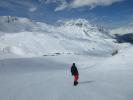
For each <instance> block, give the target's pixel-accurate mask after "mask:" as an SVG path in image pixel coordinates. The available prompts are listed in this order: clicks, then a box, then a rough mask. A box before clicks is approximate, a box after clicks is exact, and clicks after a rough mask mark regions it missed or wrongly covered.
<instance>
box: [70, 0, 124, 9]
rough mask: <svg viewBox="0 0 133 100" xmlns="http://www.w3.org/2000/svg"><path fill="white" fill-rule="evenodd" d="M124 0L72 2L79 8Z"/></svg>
mask: <svg viewBox="0 0 133 100" xmlns="http://www.w3.org/2000/svg"><path fill="white" fill-rule="evenodd" d="M121 1H123V0H74V1H73V2H72V3H71V7H72V8H78V7H83V6H89V7H91V8H94V7H96V6H108V5H111V4H113V3H116V2H121Z"/></svg>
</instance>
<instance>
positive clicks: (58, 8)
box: [55, 0, 68, 11]
mask: <svg viewBox="0 0 133 100" xmlns="http://www.w3.org/2000/svg"><path fill="white" fill-rule="evenodd" d="M67 7H68V3H67V2H66V1H65V0H61V1H60V5H59V6H58V7H57V8H56V9H55V11H61V10H64V9H65V8H67Z"/></svg>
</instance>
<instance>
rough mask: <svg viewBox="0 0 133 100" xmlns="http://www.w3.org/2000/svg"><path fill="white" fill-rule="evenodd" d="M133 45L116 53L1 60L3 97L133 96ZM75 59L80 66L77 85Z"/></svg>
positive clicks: (96, 99)
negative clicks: (72, 66)
mask: <svg viewBox="0 0 133 100" xmlns="http://www.w3.org/2000/svg"><path fill="white" fill-rule="evenodd" d="M132 53H133V48H129V49H126V50H125V51H121V52H120V53H119V54H118V55H116V56H113V57H94V56H81V55H68V56H66V55H65V56H64V55H60V56H48V57H41V58H14V59H1V60H0V100H132V99H133V95H132V93H133V85H132V84H133V77H132V76H133V67H132V65H133V62H132V59H133V55H132ZM72 62H75V63H76V64H77V67H78V69H79V74H80V76H79V85H78V86H73V77H72V76H71V73H70V67H71V64H72Z"/></svg>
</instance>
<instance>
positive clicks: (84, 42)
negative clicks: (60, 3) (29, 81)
mask: <svg viewBox="0 0 133 100" xmlns="http://www.w3.org/2000/svg"><path fill="white" fill-rule="evenodd" d="M0 25H1V28H0V34H1V36H0V52H1V53H4V54H7V53H11V54H16V55H21V56H42V55H54V54H91V55H98V56H102V55H103V56H107V55H110V54H111V53H112V52H113V51H114V50H115V49H117V48H116V47H117V46H116V44H115V43H114V42H113V41H115V40H114V39H113V36H112V35H111V34H110V33H109V32H108V31H107V30H105V29H104V28H103V27H100V26H97V25H92V24H90V23H89V21H86V20H84V19H77V20H69V21H61V22H60V23H58V24H57V25H53V26H52V25H48V24H46V23H41V22H34V21H31V20H30V19H27V18H18V17H10V16H3V17H0ZM105 48H106V49H105Z"/></svg>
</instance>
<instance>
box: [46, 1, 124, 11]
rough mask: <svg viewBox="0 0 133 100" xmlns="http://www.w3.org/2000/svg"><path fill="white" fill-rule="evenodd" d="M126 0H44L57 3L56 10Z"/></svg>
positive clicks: (106, 4)
mask: <svg viewBox="0 0 133 100" xmlns="http://www.w3.org/2000/svg"><path fill="white" fill-rule="evenodd" d="M122 1H124V0H72V1H71V2H69V3H68V2H67V0H44V2H45V4H49V3H57V5H58V6H57V7H56V8H55V11H60V10H64V9H66V8H79V7H84V6H88V7H90V8H91V9H92V8H95V7H97V6H109V5H111V4H113V3H116V2H122Z"/></svg>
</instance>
